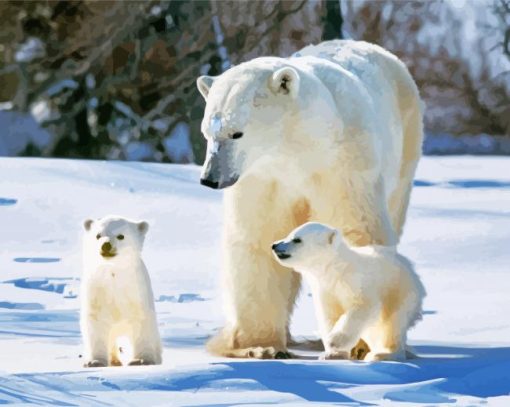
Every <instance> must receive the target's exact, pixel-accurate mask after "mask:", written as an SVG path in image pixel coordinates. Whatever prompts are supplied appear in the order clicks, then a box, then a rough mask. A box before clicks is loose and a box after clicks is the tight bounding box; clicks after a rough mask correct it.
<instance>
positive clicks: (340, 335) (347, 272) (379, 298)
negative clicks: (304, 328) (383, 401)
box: [273, 223, 425, 361]
mask: <svg viewBox="0 0 510 407" xmlns="http://www.w3.org/2000/svg"><path fill="white" fill-rule="evenodd" d="M273 247H274V250H275V254H279V256H290V257H288V258H283V257H279V256H277V257H276V258H277V260H278V261H279V262H280V263H281V264H282V265H284V266H286V267H291V268H293V269H295V270H297V271H298V272H300V273H302V274H303V275H304V276H305V278H306V279H307V281H309V283H310V286H311V288H312V294H313V297H314V302H315V304H316V314H317V319H318V321H319V325H320V330H321V335H322V340H323V342H324V347H325V351H326V352H325V358H326V359H348V358H349V357H350V355H351V349H352V348H353V347H354V346H355V345H356V344H357V343H358V341H359V340H360V339H361V338H362V339H363V340H365V342H366V343H367V345H368V346H369V348H370V353H369V354H368V355H367V356H366V358H365V360H369V361H370V360H403V359H405V358H406V337H407V331H408V330H409V328H410V327H411V326H413V325H414V323H415V322H416V321H417V320H418V319H421V313H422V301H423V297H424V296H425V289H424V288H423V285H422V284H421V282H420V279H419V277H418V275H417V274H416V273H415V272H414V270H413V267H412V264H411V263H410V262H409V260H407V259H406V258H405V257H403V256H401V255H399V254H398V253H397V252H396V249H395V248H394V247H383V246H367V247H363V248H355V247H350V246H349V245H348V243H347V242H345V241H344V239H343V237H342V236H341V234H340V232H338V231H337V230H335V229H333V228H330V227H328V226H325V225H322V224H320V223H306V224H305V225H303V226H300V227H299V228H297V229H295V230H294V231H293V232H291V233H290V235H289V236H288V237H287V238H285V239H284V240H283V241H280V242H277V243H276V244H275V245H274V246H273Z"/></svg>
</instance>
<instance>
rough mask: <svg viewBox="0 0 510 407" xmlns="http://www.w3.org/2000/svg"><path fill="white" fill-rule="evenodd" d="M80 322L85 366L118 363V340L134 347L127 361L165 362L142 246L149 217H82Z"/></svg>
mask: <svg viewBox="0 0 510 407" xmlns="http://www.w3.org/2000/svg"><path fill="white" fill-rule="evenodd" d="M84 228H85V234H84V239H83V245H84V248H83V262H84V264H83V266H84V269H83V276H82V281H81V315H80V325H81V331H82V335H83V341H84V344H85V367H99V366H108V365H110V366H119V365H121V362H120V360H119V354H118V348H119V347H118V344H117V339H118V338H120V337H122V336H125V337H127V338H128V339H129V341H130V345H131V347H132V353H133V355H132V356H133V358H132V360H131V361H130V362H129V365H152V364H160V363H161V340H160V337H159V332H158V326H157V321H156V312H155V310H154V297H153V294H152V287H151V282H150V279H149V274H148V273H147V269H146V267H145V264H144V262H143V260H142V258H141V251H142V247H143V242H144V238H145V234H146V233H147V230H148V228H149V224H148V223H147V222H143V221H142V222H134V221H131V220H128V219H124V218H120V217H116V216H108V217H104V218H102V219H98V220H92V219H87V220H86V221H85V222H84Z"/></svg>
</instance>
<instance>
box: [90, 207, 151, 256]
mask: <svg viewBox="0 0 510 407" xmlns="http://www.w3.org/2000/svg"><path fill="white" fill-rule="evenodd" d="M83 227H84V229H85V239H84V243H85V245H86V249H87V251H88V253H90V254H92V255H97V256H100V257H101V258H102V259H104V260H111V259H117V258H122V257H125V256H130V255H131V256H132V255H139V254H140V252H141V251H142V247H143V241H144V238H145V235H146V233H147V230H148V229H149V224H148V223H147V222H144V221H142V222H134V221H131V220H128V219H124V218H120V217H114V216H107V217H104V218H101V219H96V220H93V219H87V220H86V221H85V222H83Z"/></svg>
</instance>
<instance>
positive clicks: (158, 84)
mask: <svg viewBox="0 0 510 407" xmlns="http://www.w3.org/2000/svg"><path fill="white" fill-rule="evenodd" d="M480 4H481V6H479V5H480ZM475 6H477V7H475ZM509 9H510V7H509V3H508V0H495V1H494V2H492V1H489V0H488V1H487V2H485V3H482V2H478V3H477V4H475V3H473V4H470V3H469V1H468V2H466V4H465V5H464V7H463V9H462V10H460V11H459V10H456V9H454V8H452V7H451V6H450V3H449V2H448V3H446V2H442V1H423V2H420V1H398V2H395V1H388V0H386V1H361V0H360V1H355V2H352V1H345V0H342V1H336V0H333V1H329V0H328V1H326V0H293V1H283V0H261V1H233V0H228V1H227V0H225V1H213V0H211V1H208V0H198V1H197V0H196V1H181V0H170V1H163V0H148V1H139V2H124V1H119V0H117V1H101V2H98V1H92V0H69V1H53V0H50V1H44V2H42V1H39V2H21V1H10V2H7V1H5V2H0V15H2V17H3V21H2V25H1V27H0V103H1V107H2V109H3V110H0V125H1V126H2V127H3V128H4V136H3V137H2V139H0V154H21V155H44V156H58V157H92V158H112V159H135V160H151V161H164V162H192V161H195V162H201V161H202V158H203V154H204V148H205V143H204V142H203V140H202V136H201V135H200V120H201V117H202V112H203V107H204V102H203V101H202V99H201V97H200V96H199V94H198V92H197V90H196V87H195V80H196V78H197V76H199V75H201V74H209V75H218V74H220V73H221V72H223V71H224V70H225V69H228V68H229V67H230V66H231V65H232V64H238V63H240V62H242V61H245V60H247V59H250V58H254V57H256V56H260V55H280V56H288V55H290V54H292V53H293V52H294V51H296V50H298V49H299V48H301V47H303V46H305V45H307V44H309V43H316V42H318V41H320V40H321V39H332V38H340V37H341V36H342V33H345V34H347V36H350V37H352V38H355V39H365V40H368V41H372V42H376V43H379V44H381V45H383V46H385V47H386V48H388V49H389V50H391V51H393V52H395V53H396V54H397V55H399V56H400V57H401V58H402V59H404V61H405V62H406V63H407V64H408V66H409V67H410V69H411V71H412V72H413V74H414V75H415V77H416V79H417V81H418V83H419V85H420V88H421V90H422V94H423V97H424V99H425V100H426V102H427V104H428V110H427V116H426V125H427V129H428V130H429V131H430V132H433V133H434V132H435V133H438V132H447V133H451V134H478V133H487V134H490V135H497V136H499V137H502V136H504V135H506V136H508V135H509V134H510V119H509V118H510V114H509V113H510V112H509V103H508V100H509V96H510V95H509V82H510V81H509V77H508V71H509V69H508V65H510V57H509V52H508V43H509V38H510V34H509V33H510V31H509V18H510V17H509ZM466 10H467V11H466ZM469 10H475V11H476V13H478V14H480V15H482V17H483V18H481V17H479V16H477V17H476V18H475V19H473V16H472V15H468V14H469V13H468V11H469ZM471 13H472V11H471ZM466 27H467V28H466ZM342 29H343V30H342ZM480 33H483V35H481V34H480ZM467 42H469V44H468V45H466V43H467ZM503 60H504V61H505V63H503V62H501V61H503ZM23 112H26V114H23ZM32 118H35V120H36V122H37V123H34V122H33V119H32ZM36 124H39V125H40V126H42V127H43V128H44V129H45V130H44V131H42V132H41V131H40V132H39V133H38V132H37V131H36V130H35V129H36V128H37V125H36ZM2 143H3V147H2ZM2 148H3V150H2Z"/></svg>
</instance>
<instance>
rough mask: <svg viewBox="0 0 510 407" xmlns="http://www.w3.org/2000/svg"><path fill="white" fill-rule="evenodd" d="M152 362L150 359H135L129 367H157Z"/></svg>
mask: <svg viewBox="0 0 510 407" xmlns="http://www.w3.org/2000/svg"><path fill="white" fill-rule="evenodd" d="M155 364H156V363H154V362H153V361H152V360H149V359H142V358H140V359H133V360H132V361H131V362H129V363H128V366H146V365H155Z"/></svg>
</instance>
